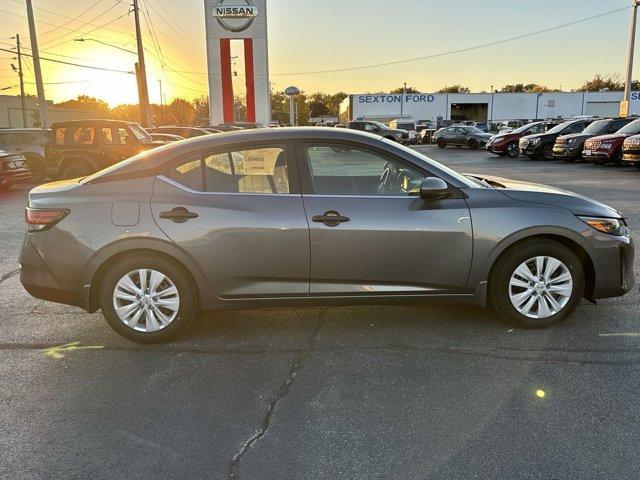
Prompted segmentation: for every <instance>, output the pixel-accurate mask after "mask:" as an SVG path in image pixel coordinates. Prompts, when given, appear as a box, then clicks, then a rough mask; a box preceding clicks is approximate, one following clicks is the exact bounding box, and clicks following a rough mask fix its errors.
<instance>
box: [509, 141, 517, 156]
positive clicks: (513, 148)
mask: <svg viewBox="0 0 640 480" xmlns="http://www.w3.org/2000/svg"><path fill="white" fill-rule="evenodd" d="M507 155H508V156H509V157H511V158H516V157H517V156H518V155H520V150H519V149H518V144H517V143H516V142H511V143H509V144H508V145H507Z"/></svg>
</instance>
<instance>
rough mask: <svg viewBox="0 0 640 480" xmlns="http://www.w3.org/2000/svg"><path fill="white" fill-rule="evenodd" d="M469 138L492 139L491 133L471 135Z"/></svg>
mask: <svg viewBox="0 0 640 480" xmlns="http://www.w3.org/2000/svg"><path fill="white" fill-rule="evenodd" d="M469 136H470V137H473V138H481V139H483V140H489V139H490V138H491V137H493V134H491V133H472V134H471V135H469Z"/></svg>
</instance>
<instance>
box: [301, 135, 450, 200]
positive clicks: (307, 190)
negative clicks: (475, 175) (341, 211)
mask: <svg viewBox="0 0 640 480" xmlns="http://www.w3.org/2000/svg"><path fill="white" fill-rule="evenodd" d="M336 144H340V145H348V146H350V147H354V148H358V149H360V150H365V151H366V150H368V151H372V152H374V153H375V154H377V155H379V156H381V157H383V158H387V159H389V161H395V162H397V163H399V164H401V165H404V166H406V167H407V168H411V169H413V170H416V171H418V172H420V173H422V174H423V175H424V176H425V178H426V177H437V178H440V177H439V176H438V175H435V174H434V173H433V172H430V171H429V170H427V169H425V168H423V167H422V166H420V165H417V164H415V163H413V162H410V161H408V160H406V159H404V158H402V157H400V156H398V155H393V154H391V153H389V152H387V151H386V150H384V149H382V148H378V147H375V146H372V145H363V144H361V143H357V142H352V141H349V140H334V139H331V140H327V139H313V138H306V139H300V140H296V156H297V158H298V160H299V161H298V163H299V172H300V185H301V187H302V194H303V195H313V196H317V197H341V198H347V197H348V198H414V199H415V198H416V196H415V195H347V194H337V195H336V194H326V193H316V192H315V187H314V185H313V179H312V178H311V177H312V176H311V167H310V163H309V162H310V160H309V157H308V155H307V148H308V147H309V146H322V145H326V146H331V145H336ZM445 181H446V180H445ZM447 185H449V188H455V187H453V186H452V185H450V184H449V182H447Z"/></svg>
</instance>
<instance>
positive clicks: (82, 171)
mask: <svg viewBox="0 0 640 480" xmlns="http://www.w3.org/2000/svg"><path fill="white" fill-rule="evenodd" d="M92 173H93V169H92V168H91V166H90V165H88V164H87V163H86V162H83V161H82V160H73V161H72V162H69V163H68V164H67V165H65V167H64V169H63V170H62V178H79V177H86V176H87V175H91V174H92Z"/></svg>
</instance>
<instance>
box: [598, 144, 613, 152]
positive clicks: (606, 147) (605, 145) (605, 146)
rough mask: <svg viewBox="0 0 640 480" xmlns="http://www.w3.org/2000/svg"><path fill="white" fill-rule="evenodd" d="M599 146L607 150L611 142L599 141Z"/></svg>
mask: <svg viewBox="0 0 640 480" xmlns="http://www.w3.org/2000/svg"><path fill="white" fill-rule="evenodd" d="M600 148H604V149H605V150H608V149H610V148H611V144H610V143H601V144H600Z"/></svg>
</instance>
